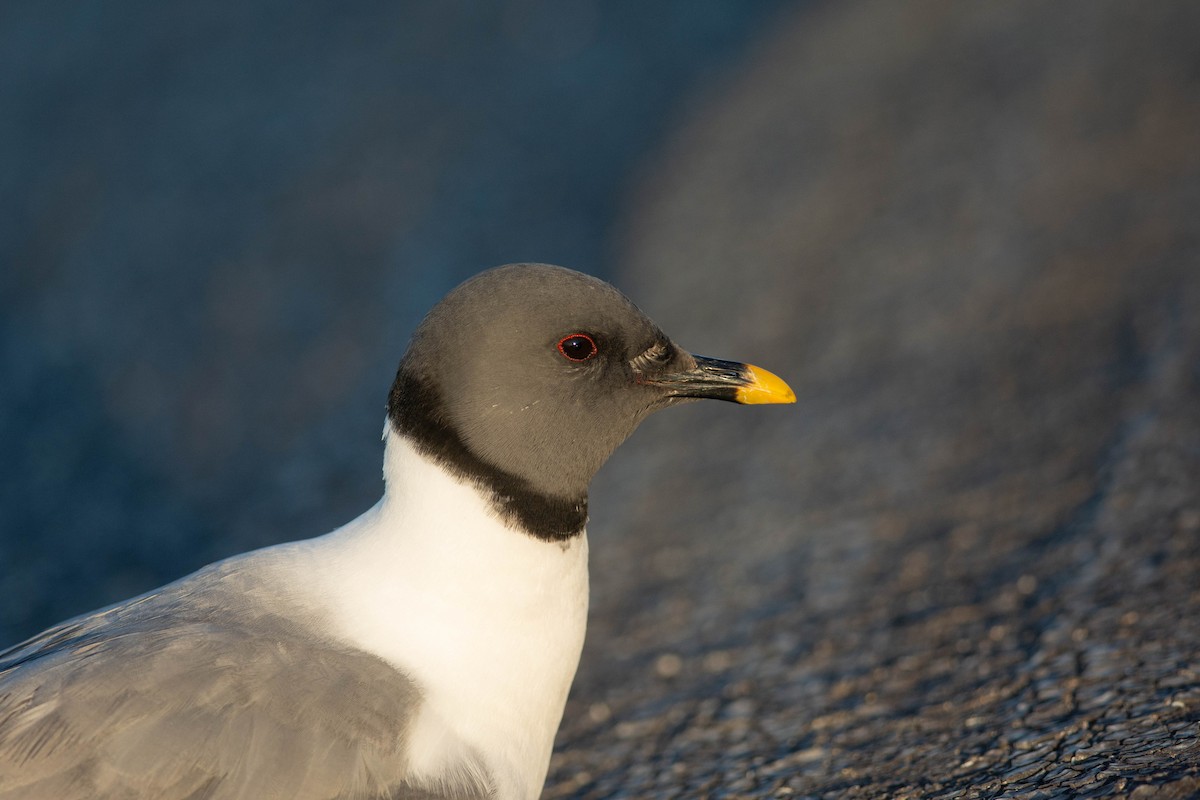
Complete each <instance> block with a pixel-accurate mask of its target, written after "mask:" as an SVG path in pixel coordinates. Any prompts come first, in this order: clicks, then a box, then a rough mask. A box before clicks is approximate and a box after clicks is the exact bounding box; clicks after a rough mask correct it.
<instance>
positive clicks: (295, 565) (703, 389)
mask: <svg viewBox="0 0 1200 800" xmlns="http://www.w3.org/2000/svg"><path fill="white" fill-rule="evenodd" d="M700 398H713V399H718V400H728V401H732V402H737V403H791V402H795V395H794V394H793V393H792V390H791V389H790V388H789V387H788V386H787V384H786V383H784V382H783V381H782V380H780V379H779V378H778V377H776V376H775V375H772V374H771V373H770V372H767V371H766V370H764V369H762V368H760V367H754V366H750V365H747V364H741V363H738V362H733V361H719V360H716V359H710V358H705V357H702V356H696V355H692V354H691V353H688V352H687V351H685V350H683V349H681V348H679V347H678V346H677V345H676V344H675V343H674V342H672V341H671V339H670V338H669V337H667V336H666V334H664V333H663V332H662V331H661V330H660V329H659V328H658V326H657V325H655V324H654V323H653V322H652V321H651V320H650V319H648V318H647V317H646V316H645V315H644V314H643V313H642V312H641V311H640V310H639V309H638V308H637V307H636V306H635V305H634V304H633V303H632V302H630V301H629V300H628V299H627V298H626V297H625V296H624V295H622V294H621V293H620V292H618V291H617V290H616V289H614V288H613V287H612V286H610V285H608V284H607V283H604V282H603V281H600V280H598V279H596V278H592V277H590V276H587V275H583V274H581V273H578V272H573V271H571V270H567V269H563V268H561V267H553V266H548V265H541V264H518V265H510V266H506V267H499V268H496V269H493V270H489V271H487V272H484V273H482V274H480V275H477V276H476V277H474V278H472V279H470V280H468V281H467V282H465V283H463V284H462V285H461V286H459V287H458V288H456V289H454V290H453V291H451V292H450V294H449V295H447V296H446V298H445V299H443V300H442V301H441V302H440V303H439V304H438V305H437V306H435V307H434V308H433V310H432V311H430V312H429V314H428V316H427V317H426V318H425V320H424V321H423V322H422V323H421V325H420V326H419V327H418V329H417V331H416V333H415V334H414V335H413V338H412V342H411V343H410V346H409V348H408V351H407V352H406V353H405V355H404V357H403V359H402V361H401V362H400V368H399V370H398V372H397V375H396V380H395V383H394V384H393V386H392V390H391V392H390V394H389V397H388V406H387V426H386V430H385V440H386V444H385V448H384V450H385V452H384V477H385V489H384V494H383V497H382V498H381V499H380V500H379V502H378V503H376V504H375V506H373V507H372V508H371V509H369V510H367V511H366V512H364V513H363V514H362V515H361V516H359V517H358V518H357V519H355V520H353V521H351V522H349V523H347V524H346V525H344V526H342V527H340V528H338V529H337V530H335V531H333V532H331V533H328V534H326V535H324V536H320V537H317V538H315V539H308V540H304V541H298V542H290V543H287V544H281V545H276V546H274V547H268V548H265V549H262V550H257V551H254V552H250V553H245V554H242V555H238V556H234V557H232V558H229V559H226V560H224V561H221V562H218V563H216V564H212V565H210V566H208V567H205V568H204V569H201V570H200V571H199V572H196V573H194V574H192V575H189V576H187V577H185V578H182V579H180V580H178V581H176V582H175V583H172V584H168V585H167V586H163V587H161V588H159V589H155V590H153V591H151V592H149V593H147V594H144V595H142V596H140V597H136V598H133V599H130V600H127V601H124V602H121V603H117V604H116V605H113V606H110V607H108V608H105V609H101V610H99V611H96V612H93V613H90V614H84V615H82V616H80V617H76V618H74V619H72V620H69V621H67V622H64V623H62V624H60V625H57V626H55V627H53V628H51V629H49V630H47V631H45V632H43V633H41V634H39V635H38V636H35V637H33V638H32V639H29V640H28V641H26V642H23V643H21V644H19V645H16V646H15V647H12V648H10V649H8V650H6V651H4V652H0V800H16V799H17V798H20V800H76V799H78V800H83V798H99V797H119V798H147V799H149V798H154V800H173V799H174V798H180V800H182V799H183V798H199V797H203V798H207V799H208V800H233V799H234V798H237V799H238V800H251V798H252V799H253V800H264V799H265V798H288V800H307V799H309V798H311V799H312V800H328V798H340V800H356V799H357V798H373V799H377V798H394V799H395V800H399V799H400V798H423V799H424V800H435V799H437V800H442V799H444V800H450V799H451V798H454V799H457V800H467V799H468V798H485V797H486V798H499V799H500V800H510V799H514V800H515V799H517V798H520V799H522V800H532V798H536V797H537V796H538V795H539V794H540V792H541V789H542V784H543V782H544V780H545V776H546V770H547V767H548V764H549V759H550V751H551V747H552V745H553V740H554V734H555V731H556V730H557V728H558V724H559V722H560V720H561V717H562V712H563V706H564V703H565V702H566V697H567V691H568V689H569V688H570V685H571V680H572V679H573V677H574V675H575V668H576V665H577V664H578V661H579V654H580V649H581V647H582V645H583V635H584V627H585V623H586V617H587V602H588V575H587V537H586V534H585V525H586V523H587V489H588V484H589V483H590V481H591V479H592V476H593V475H594V474H595V473H596V470H598V469H599V468H600V466H601V465H602V464H603V463H604V461H605V460H606V459H607V458H608V456H609V455H610V454H611V453H612V452H613V450H614V449H615V448H616V447H617V446H618V445H619V444H620V443H621V442H622V441H624V440H625V438H626V437H628V436H629V434H631V433H632V432H633V430H634V429H635V428H636V427H637V426H638V424H639V423H640V422H641V421H642V420H643V419H645V418H646V417H647V416H648V415H649V414H651V413H653V412H654V411H656V410H658V409H661V408H666V407H667V406H671V405H676V404H679V403H683V402H688V401H691V400H695V399H700Z"/></svg>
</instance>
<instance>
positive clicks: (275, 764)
mask: <svg viewBox="0 0 1200 800" xmlns="http://www.w3.org/2000/svg"><path fill="white" fill-rule="evenodd" d="M246 584H247V581H246V579H244V578H243V577H240V576H239V575H238V573H237V571H236V570H235V569H232V568H229V567H225V566H222V565H217V566H216V567H210V568H208V569H207V570H203V571H201V572H200V573H197V574H196V575H194V576H191V577H190V578H187V579H184V580H183V581H181V582H179V583H177V584H172V585H171V586H168V587H164V589H162V590H160V591H159V592H158V593H154V594H151V595H147V596H144V597H141V598H137V599H135V600H132V601H129V602H127V603H124V604H121V605H118V606H114V607H112V608H109V609H105V610H103V611H99V612H96V613H94V614H92V615H88V616H84V617H80V618H78V619H75V620H72V621H69V622H66V623H63V624H62V625H59V626H57V627H55V628H51V629H50V630H48V631H46V632H45V633H43V634H41V635H40V636H37V637H35V638H33V639H31V640H29V641H27V642H25V643H23V644H21V645H18V646H16V647H14V648H12V649H10V650H8V651H5V652H3V653H0V800H16V799H17V798H20V800H84V799H85V798H87V799H88V800H92V799H93V798H130V799H131V800H132V798H154V799H155V800H175V799H176V798H178V799H179V800H184V798H187V799H189V800H200V798H204V799H205V800H266V799H267V798H289V800H291V798H295V799H296V800H310V799H311V800H335V799H337V800H351V799H352V798H353V799H357V798H378V799H379V800H385V799H391V800H401V798H403V799H404V800H408V798H413V799H414V800H415V799H416V798H422V799H423V800H425V799H430V800H432V799H433V798H462V799H463V800H466V799H467V798H481V797H486V796H488V795H489V794H490V792H488V791H487V788H486V773H485V772H484V771H483V770H482V769H480V768H479V765H478V763H477V762H472V763H471V764H466V765H463V769H462V770H461V774H460V775H459V776H458V777H457V778H455V779H453V780H447V781H441V782H439V783H438V785H437V786H428V785H420V784H417V783H415V782H413V781H411V780H408V779H406V776H405V775H404V764H405V758H404V749H405V736H406V730H407V728H408V726H409V723H411V721H412V719H413V717H414V713H415V711H416V709H417V707H418V706H419V704H420V693H419V691H418V690H417V688H416V687H415V685H414V684H413V683H412V682H411V680H409V679H408V678H406V677H405V676H404V675H403V674H402V673H400V672H399V671H397V670H396V669H394V668H393V667H391V666H390V665H388V664H387V663H385V662H383V661H382V660H380V659H378V658H376V657H374V656H372V655H370V654H368V653H364V652H361V651H356V650H352V649H347V648H344V647H341V646H339V645H337V644H334V643H332V642H327V641H322V640H320V639H319V638H315V637H313V636H312V635H311V634H309V633H307V632H306V629H304V628H302V627H301V626H299V625H297V624H296V623H295V622H294V621H292V620H291V619H290V618H287V617H281V616H280V615H278V614H276V613H272V614H268V613H265V612H263V611H262V610H261V609H262V608H263V607H264V604H263V603H262V602H261V600H262V597H261V594H262V592H261V590H260V587H257V586H247V585H246ZM273 605H274V606H275V607H278V602H276V603H274V604H273Z"/></svg>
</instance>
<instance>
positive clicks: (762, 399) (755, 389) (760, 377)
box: [737, 364, 796, 405]
mask: <svg viewBox="0 0 1200 800" xmlns="http://www.w3.org/2000/svg"><path fill="white" fill-rule="evenodd" d="M746 371H747V372H748V373H749V374H750V377H751V378H752V379H753V380H752V381H751V382H750V383H747V384H745V385H743V386H739V387H738V389H737V401H738V402H739V403H743V404H745V405H760V404H763V403H794V402H796V393H795V392H793V391H792V387H790V386H788V385H787V383H786V382H785V381H784V380H783V378H781V377H779V376H778V375H776V374H775V373H773V372H769V371H768V370H765V369H763V368H762V367H756V366H754V365H753V364H747V365H746Z"/></svg>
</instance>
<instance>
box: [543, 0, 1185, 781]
mask: <svg viewBox="0 0 1200 800" xmlns="http://www.w3.org/2000/svg"><path fill="white" fill-rule="evenodd" d="M1147 9H1152V11H1151V12H1150V13H1145V12H1146V11H1147ZM1198 31H1200V15H1198V14H1197V9H1196V7H1195V6H1188V5H1186V4H1175V5H1168V4H1159V5H1155V6H1142V7H1138V8H1135V7H1133V6H1130V5H1128V4H1117V3H1099V4H1098V3H1087V2H1081V3H1073V4H1072V3H1055V4H1039V3H1033V2H1029V3H1021V4H1017V3H1010V4H1004V5H1001V6H996V5H987V6H985V5H979V4H961V3H960V4H956V3H925V4H919V5H913V4H895V3H889V2H886V0H880V2H875V3H857V4H829V5H828V6H825V7H823V8H822V9H820V10H818V11H816V12H814V13H808V14H800V15H798V16H797V17H796V18H795V19H794V20H793V21H792V22H791V24H785V25H781V26H780V29H779V30H778V32H777V33H776V35H775V36H774V37H773V38H772V39H771V40H770V41H768V42H767V43H765V44H764V46H763V47H762V48H761V49H760V50H759V51H758V53H757V55H756V56H755V57H754V58H753V59H751V61H750V63H749V64H748V65H747V66H746V67H745V69H743V70H742V71H741V72H739V73H738V74H737V75H736V76H734V77H733V78H732V79H731V80H730V81H729V82H728V84H727V86H725V87H724V92H723V94H722V95H721V96H720V97H719V98H718V99H716V100H715V101H714V102H711V103H709V104H708V105H707V106H706V107H705V108H703V109H701V110H699V111H698V112H697V113H696V114H695V115H694V116H693V117H692V118H691V119H690V120H689V121H688V123H687V124H685V125H683V126H682V128H681V130H680V131H679V133H678V135H677V136H676V138H675V139H674V140H673V141H672V142H671V143H670V144H669V145H668V146H667V147H666V148H664V155H663V157H662V159H661V160H660V161H659V162H658V163H656V164H654V165H653V166H652V168H651V169H650V171H649V173H648V174H647V175H646V176H645V180H644V187H645V188H644V191H643V193H642V195H641V197H640V200H639V202H638V203H637V204H636V205H635V206H634V208H633V210H632V211H631V213H630V214H629V217H628V226H627V248H626V250H625V258H624V262H623V265H624V266H623V271H622V273H621V274H620V276H619V277H620V278H621V279H622V280H623V282H624V284H625V285H626V286H627V287H628V288H629V290H630V291H631V292H632V294H633V295H634V296H635V297H637V298H638V299H639V300H640V301H641V303H642V305H643V307H645V308H647V309H648V310H649V311H650V312H651V314H652V315H654V316H656V318H658V319H659V321H660V322H661V323H662V324H663V325H664V326H665V327H666V328H667V329H668V330H671V331H672V332H673V334H674V335H675V336H676V338H677V340H679V341H682V342H684V343H685V344H687V345H688V346H690V347H692V348H694V349H696V350H699V351H701V352H708V351H714V352H713V354H714V355H726V356H730V357H746V358H749V359H751V360H755V361H760V360H761V362H762V363H764V364H765V365H766V366H769V367H771V368H772V369H777V370H778V371H779V372H780V373H781V374H783V375H785V376H787V377H788V378H789V379H791V380H792V382H793V385H794V386H795V388H796V389H797V393H798V394H799V396H800V400H799V403H798V405H797V406H796V407H795V408H782V407H773V408H764V409H743V408H728V407H710V406H709V407H693V408H690V409H687V410H684V411H680V412H678V413H676V414H674V415H666V414H664V415H662V417H661V418H660V419H656V420H654V421H653V423H652V424H651V425H650V426H648V427H649V429H648V430H644V431H643V432H642V433H641V434H639V438H638V439H637V440H636V441H635V442H634V443H632V444H631V445H629V446H627V448H626V450H625V451H624V452H623V453H621V454H620V455H619V456H618V457H617V459H616V460H615V462H614V463H613V464H612V465H610V467H609V468H608V469H607V471H606V472H605V474H604V476H603V480H602V482H601V486H600V487H598V490H597V492H596V497H595V499H594V506H595V508H596V511H595V512H594V513H595V517H596V524H595V525H594V526H593V527H594V535H593V552H594V556H593V564H594V575H595V576H596V577H595V587H596V588H595V610H594V621H593V625H592V628H591V630H590V632H589V641H588V645H587V649H586V652H585V656H584V667H583V669H582V673H581V675H580V678H579V680H578V682H577V685H576V687H575V691H574V693H573V696H572V700H571V703H570V705H569V707H568V710H567V715H566V721H565V725H564V728H563V731H562V735H561V739H560V742H561V746H560V748H559V751H558V752H557V754H556V755H555V759H554V764H553V770H552V776H551V782H550V786H549V789H548V790H547V795H546V796H547V797H553V798H558V797H572V798H618V797H729V798H733V797H747V798H748V797H825V798H847V797H930V798H950V797H1022V798H1042V797H1047V798H1048V797H1108V796H1120V797H1138V798H1141V797H1193V796H1200V213H1198V212H1200V146H1198V144H1200V103H1198V100H1200V61H1198V60H1197V52H1198V51H1197V50H1196V47H1195V36H1196V33H1197V32H1198ZM681 276H687V277H686V278H681Z"/></svg>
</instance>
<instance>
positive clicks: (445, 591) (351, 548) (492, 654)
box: [280, 431, 588, 800]
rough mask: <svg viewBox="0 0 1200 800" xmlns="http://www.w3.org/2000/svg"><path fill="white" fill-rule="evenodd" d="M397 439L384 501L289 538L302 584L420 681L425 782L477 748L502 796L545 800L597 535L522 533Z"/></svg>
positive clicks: (419, 752)
mask: <svg viewBox="0 0 1200 800" xmlns="http://www.w3.org/2000/svg"><path fill="white" fill-rule="evenodd" d="M386 439H387V452H386V456H385V459H384V475H385V478H386V481H387V489H386V491H385V494H384V497H383V499H382V500H380V501H379V503H377V504H376V505H375V506H374V507H373V508H371V509H370V510H369V511H367V512H366V513H364V514H363V515H362V516H360V517H359V518H358V519H356V520H354V521H353V522H351V523H349V524H347V525H345V526H343V527H342V528H339V529H338V530H336V531H334V532H332V533H330V534H327V535H326V536H323V537H320V538H317V539H312V540H309V541H308V542H301V543H296V544H294V545H290V546H287V547H288V548H289V549H292V553H291V554H290V555H292V556H293V557H295V558H296V561H294V562H293V564H294V566H295V568H296V569H297V570H303V573H297V576H296V580H299V579H300V578H299V575H300V574H303V575H304V576H305V577H304V578H303V580H304V581H306V582H307V585H308V587H309V591H310V592H311V593H312V597H313V600H314V601H315V602H317V603H318V604H319V607H324V608H326V609H328V610H329V611H330V612H331V614H332V619H331V622H332V624H333V626H334V630H333V631H331V632H332V633H333V634H334V635H336V636H340V637H342V638H344V640H345V641H347V642H349V643H351V644H353V645H355V646H357V647H359V648H361V649H363V650H366V651H368V652H371V653H374V654H376V655H378V656H380V657H381V658H383V659H384V660H386V661H388V662H390V663H391V664H394V665H395V666H396V667H397V668H399V669H400V670H402V671H403V672H404V673H405V674H407V675H409V676H410V677H411V678H413V679H414V680H415V681H416V682H417V683H418V685H419V686H420V688H421V690H422V692H423V695H424V696H423V705H422V707H421V710H420V714H419V717H418V720H417V723H416V725H415V727H414V729H413V730H412V732H411V738H410V740H409V741H410V754H409V756H410V764H411V766H412V768H413V769H414V770H415V772H416V773H417V774H418V775H419V776H421V777H422V778H424V779H427V780H429V781H431V782H433V781H437V780H438V778H439V777H442V776H445V775H446V774H447V773H448V772H452V771H454V770H455V769H460V768H461V765H462V764H463V762H464V760H465V755H466V754H467V753H469V752H471V751H474V752H475V753H477V754H479V755H481V756H482V757H483V760H484V761H485V763H486V765H487V767H488V769H489V771H490V772H491V775H492V778H493V779H494V781H495V783H496V784H497V786H496V788H497V797H498V798H499V800H508V799H509V798H512V800H534V798H537V797H538V796H539V794H540V793H541V789H542V784H543V782H544V780H545V776H546V771H547V768H548V765H549V761H550V751H551V748H552V746H553V743H554V734H555V732H556V731H557V729H558V725H559V722H560V721H561V718H562V711H563V706H564V704H565V702H566V698H567V692H568V690H569V689H570V686H571V680H572V679H573V678H574V675H575V669H576V667H577V666H578V663H579V653H580V649H581V648H582V646H583V637H584V629H585V627H586V624H587V604H588V574H587V537H586V534H581V535H580V536H577V537H574V538H572V539H571V540H569V541H568V542H567V543H565V544H557V543H550V542H544V541H541V540H538V539H535V538H534V537H532V536H530V535H528V534H526V533H524V532H522V531H520V530H516V529H513V528H510V527H509V526H507V525H506V524H505V523H504V522H502V521H501V520H500V519H499V518H498V517H497V516H496V515H495V514H494V512H493V511H492V509H491V507H490V506H489V504H488V503H487V502H486V500H485V498H484V497H483V496H482V495H481V494H480V492H479V491H478V490H477V489H476V488H475V487H473V486H471V485H469V484H466V483H464V482H463V481H461V480H459V479H458V478H456V477H454V476H452V475H450V474H449V473H448V472H447V471H446V470H444V469H443V468H442V467H441V466H439V465H437V464H436V463H434V462H432V461H430V460H429V459H427V458H425V457H423V456H421V455H420V454H418V453H417V452H416V450H415V449H414V448H413V446H412V445H411V444H410V443H409V442H408V440H406V439H404V438H403V437H400V436H398V435H396V434H395V433H394V432H390V431H389V433H388V434H387V436H386ZM280 555H283V554H282V553H281V554H280ZM288 560H291V559H288Z"/></svg>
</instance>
